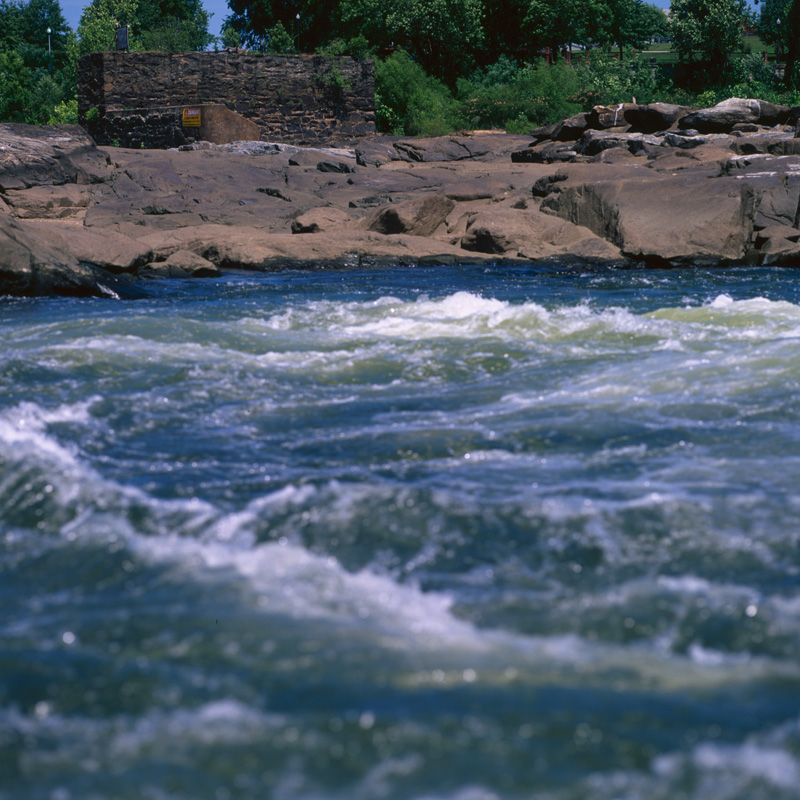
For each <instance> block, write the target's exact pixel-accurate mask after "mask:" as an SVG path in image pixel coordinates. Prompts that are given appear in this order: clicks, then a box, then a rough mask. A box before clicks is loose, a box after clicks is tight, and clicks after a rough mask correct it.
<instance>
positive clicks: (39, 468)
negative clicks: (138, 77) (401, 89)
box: [0, 265, 800, 800]
mask: <svg viewBox="0 0 800 800" xmlns="http://www.w3.org/2000/svg"><path fill="white" fill-rule="evenodd" d="M148 291H149V292H150V296H149V297H147V298H144V299H139V300H130V301H113V300H86V299H63V298H62V299H58V298H52V299H24V300H19V299H16V300H15V299H8V298H6V299H0V330H2V348H1V349H0V798H1V799H2V800H28V799H30V800H39V799H40V798H41V800H117V799H118V798H119V799H123V798H124V799H125V800H128V799H130V800H142V799H144V800H206V798H208V800H240V799H242V800H243V799H244V798H252V800H273V799H274V800H373V799H374V798H387V799H388V800H523V798H524V799H525V800H583V799H584V798H592V800H659V799H661V800H677V799H678V798H687V799H688V798H692V799H695V798H696V800H734V799H739V798H741V800H745V799H746V800H758V799H759V798H764V800H783V799H786V800H789V799H792V800H796V798H798V797H800V490H799V488H798V487H800V400H799V399H798V398H800V282H798V280H797V273H795V272H793V271H788V270H785V271H781V270H765V269H762V270H746V269H741V270H728V271H714V270H707V271H703V270H675V271H651V272H647V271H624V270H604V269H596V270H590V269H581V268H569V267H566V266H565V267H562V268H558V267H556V266H553V265H551V266H549V267H542V266H539V267H535V266H530V267H519V268H509V267H495V268H486V267H476V266H465V267H437V268H411V269H390V268H386V269H376V270H371V271H357V270H355V271H333V270H331V271H328V270H318V271H314V272H292V271H287V272H281V273H274V274H268V275H255V274H245V273H241V274H236V273H233V274H228V275H226V276H225V277H223V278H221V279H213V280H205V281H203V280H197V281H187V282H179V281H163V282H153V283H151V284H148Z"/></svg>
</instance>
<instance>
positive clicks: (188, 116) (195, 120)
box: [183, 108, 200, 128]
mask: <svg viewBox="0 0 800 800" xmlns="http://www.w3.org/2000/svg"><path fill="white" fill-rule="evenodd" d="M183 127H184V128H199V127H200V109H199V108H184V109H183Z"/></svg>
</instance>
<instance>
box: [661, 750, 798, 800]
mask: <svg viewBox="0 0 800 800" xmlns="http://www.w3.org/2000/svg"><path fill="white" fill-rule="evenodd" d="M653 770H654V772H655V774H656V775H658V776H659V778H661V779H666V780H675V779H677V778H678V777H679V776H680V775H681V774H683V773H685V772H686V771H688V770H692V771H694V770H699V771H700V773H701V774H702V775H703V776H704V783H706V788H710V786H711V785H710V783H709V782H710V781H711V780H714V779H715V778H716V779H718V780H721V781H723V782H724V783H725V784H728V786H729V787H730V788H733V787H738V790H739V791H742V790H743V789H745V788H746V786H747V784H749V783H750V782H751V781H752V780H757V781H759V782H763V783H766V784H768V785H770V786H772V787H773V788H774V789H776V790H789V791H794V790H796V789H797V788H798V787H800V761H798V759H797V758H796V757H795V756H793V755H792V754H791V753H789V752H787V750H785V749H783V748H782V747H780V746H775V745H771V744H767V743H766V742H763V741H761V740H760V739H758V738H755V737H753V738H751V739H750V740H748V741H746V742H744V743H743V744H740V745H734V744H718V743H716V742H708V741H706V742H701V743H700V744H698V745H696V746H695V747H694V748H693V750H692V751H691V753H690V754H688V755H683V754H680V755H679V754H670V755H665V756H660V757H658V758H657V759H655V761H654V764H653ZM719 788H721V787H719ZM692 796H694V795H692ZM722 796H733V795H732V794H731V795H727V794H723V795H722ZM736 796H740V795H738V794H737V795H736Z"/></svg>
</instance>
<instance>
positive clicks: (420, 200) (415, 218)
mask: <svg viewBox="0 0 800 800" xmlns="http://www.w3.org/2000/svg"><path fill="white" fill-rule="evenodd" d="M454 207H455V202H454V201H453V200H451V199H450V198H449V197H447V196H445V195H442V194H428V195H422V196H421V197H415V198H413V199H411V200H407V201H405V202H402V203H397V204H393V205H390V206H386V207H385V208H381V209H378V210H377V211H375V212H373V213H372V214H371V215H370V216H368V217H366V218H365V219H364V221H363V223H362V224H363V227H364V229H365V230H368V231H374V232H375V233H382V234H393V233H408V234H411V235H413V236H432V235H433V233H434V231H436V229H437V228H438V227H439V226H440V225H442V224H443V223H444V222H445V220H446V219H447V215H448V214H449V213H450V212H451V211H452V210H453V208H454Z"/></svg>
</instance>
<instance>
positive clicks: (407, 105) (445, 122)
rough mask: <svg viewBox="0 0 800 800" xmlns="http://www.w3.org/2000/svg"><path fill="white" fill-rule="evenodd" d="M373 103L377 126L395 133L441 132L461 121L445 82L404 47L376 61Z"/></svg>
mask: <svg viewBox="0 0 800 800" xmlns="http://www.w3.org/2000/svg"><path fill="white" fill-rule="evenodd" d="M375 104H376V112H375V113H376V118H377V124H378V128H379V129H380V130H382V131H385V132H388V133H393V134H396V135H403V134H405V135H410V136H441V135H444V134H446V133H451V132H452V131H454V130H456V129H458V128H460V127H461V126H462V122H463V120H462V119H461V117H460V114H459V105H458V103H456V101H455V100H454V98H453V96H452V94H451V93H450V90H449V89H448V88H447V86H445V85H444V84H443V83H442V82H441V81H439V80H437V79H436V78H433V77H431V76H429V75H428V74H427V73H426V72H425V70H424V69H423V68H422V67H421V66H420V65H419V64H417V63H416V62H414V61H412V60H411V58H410V57H409V55H408V53H406V52H405V51H404V50H398V51H397V52H396V53H394V54H392V55H391V56H390V57H389V58H387V59H386V60H385V61H377V62H376V64H375Z"/></svg>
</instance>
